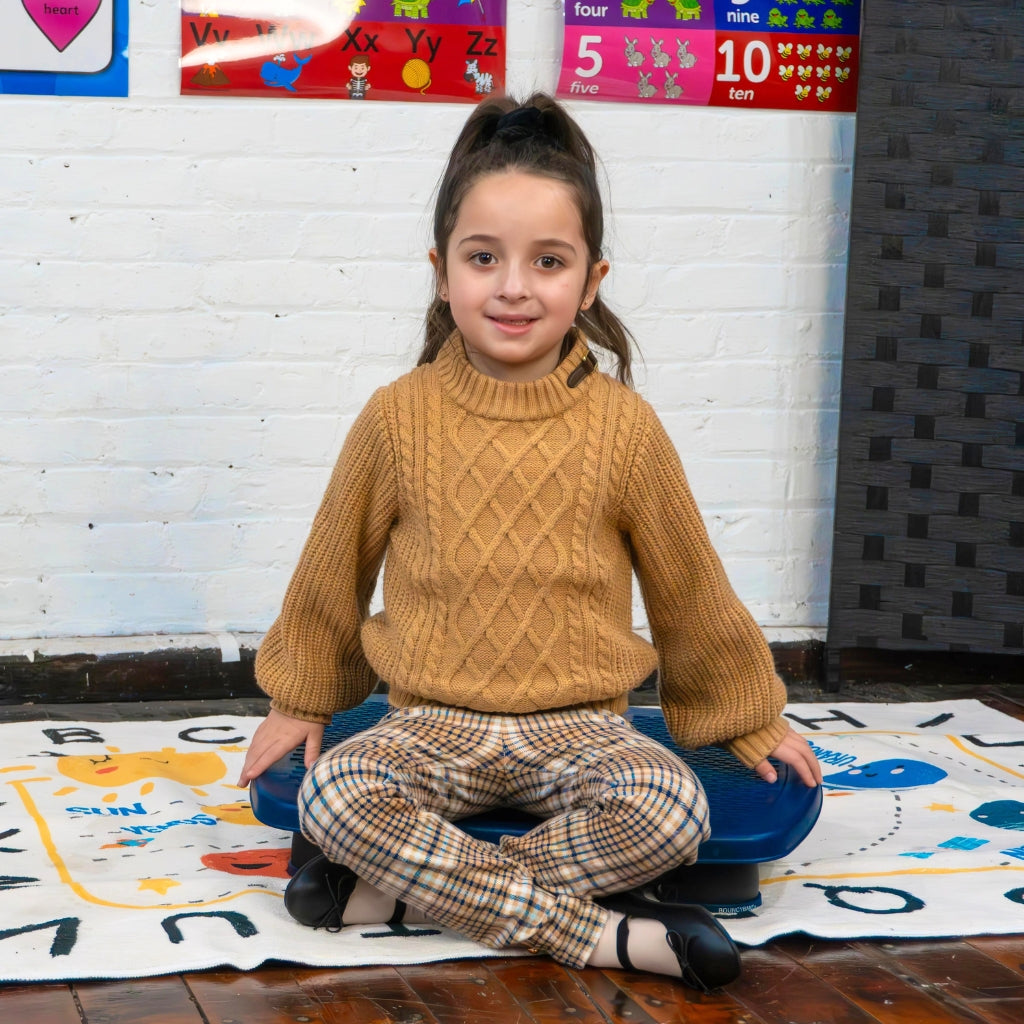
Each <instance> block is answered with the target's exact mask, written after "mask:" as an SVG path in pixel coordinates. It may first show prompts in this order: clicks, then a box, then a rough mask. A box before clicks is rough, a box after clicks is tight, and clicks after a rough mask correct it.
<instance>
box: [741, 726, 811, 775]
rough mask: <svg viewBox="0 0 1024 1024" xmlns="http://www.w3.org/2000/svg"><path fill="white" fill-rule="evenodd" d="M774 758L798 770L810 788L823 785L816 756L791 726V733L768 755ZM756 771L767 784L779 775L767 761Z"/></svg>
mask: <svg viewBox="0 0 1024 1024" xmlns="http://www.w3.org/2000/svg"><path fill="white" fill-rule="evenodd" d="M768 756H769V757H774V758H776V759H777V760H779V761H782V762H783V764H788V765H790V766H791V767H793V768H795V769H796V772H797V775H799V776H800V778H801V779H802V780H803V781H804V783H805V785H808V786H820V785H821V765H820V764H819V763H818V759H817V758H816V757H815V756H814V751H812V750H811V748H810V745H809V744H808V742H807V740H805V739H804V738H803V736H801V735H800V734H799V733H798V732H794V730H793V727H792V726H790V728H789V732H787V733H786V735H785V736H783V737H782V742H781V743H779V745H778V746H777V747H776V748H775V749H774V750H773V751H772V752H771V754H769V755H768ZM754 771H755V772H757V774H758V775H760V776H761V778H762V779H764V780H765V781H766V782H775V780H776V779H777V778H778V774H777V773H776V771H775V769H774V768H773V767H772V766H771V765H770V764H769V763H768V760H767V759H765V760H764V761H762V762H761V763H760V764H759V765H755V766H754Z"/></svg>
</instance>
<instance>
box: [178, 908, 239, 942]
mask: <svg viewBox="0 0 1024 1024" xmlns="http://www.w3.org/2000/svg"><path fill="white" fill-rule="evenodd" d="M186 917H222V918H224V920H225V921H227V922H228V924H230V925H231V927H232V928H234V929H235V932H236V933H237V934H238V935H239V936H240V937H241V938H243V939H251V938H252V937H253V936H254V935H255V934H256V933H257V931H258V929H257V928H256V925H254V924H253V923H252V921H250V920H249V918H247V917H246V916H245V914H237V913H235V911H233V910H209V911H194V912H193V913H189V914H175V915H174V916H173V917H165V918H164V919H163V920H162V921H161V922H160V923H161V924H162V925H163V926H164V931H165V932H167V938H169V939H170V940H171V942H173V943H174V944H175V945H177V944H178V943H179V942H184V941H185V936H184V935H182V934H181V929H180V928H179V927H178V922H179V921H183V920H184V919H185V918H186Z"/></svg>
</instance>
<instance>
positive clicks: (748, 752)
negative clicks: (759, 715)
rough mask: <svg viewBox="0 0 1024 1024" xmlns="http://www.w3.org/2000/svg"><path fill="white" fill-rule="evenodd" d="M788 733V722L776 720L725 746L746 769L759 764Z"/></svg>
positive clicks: (780, 719)
mask: <svg viewBox="0 0 1024 1024" xmlns="http://www.w3.org/2000/svg"><path fill="white" fill-rule="evenodd" d="M787 732H789V722H787V721H786V720H785V719H784V718H781V717H780V718H776V719H775V721H774V722H772V723H770V724H769V725H766V726H765V727H764V728H763V729H758V730H757V732H750V733H747V735H746V736H737V737H736V739H734V740H729V742H728V743H727V744H726V746H727V747H728V748H729V749H730V750H731V751H732V752H733V753H734V754H735V755H736V756H737V757H738V758H739V759H740V760H741V761H742V762H743V763H744V764H745V765H746V766H747V767H748V768H753V767H754V766H755V765H758V764H760V763H761V762H762V761H763V760H764V759H765V758H766V757H767V756H768V755H769V754H770V753H771V752H772V751H773V750H774V749H775V748H776V747H777V746H778V745H779V744H780V743H781V742H782V739H783V737H784V736H785V735H786V733H787Z"/></svg>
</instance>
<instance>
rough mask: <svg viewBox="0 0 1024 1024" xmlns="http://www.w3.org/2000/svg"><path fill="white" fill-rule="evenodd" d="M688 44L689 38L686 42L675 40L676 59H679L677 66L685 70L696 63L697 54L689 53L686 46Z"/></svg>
mask: <svg viewBox="0 0 1024 1024" xmlns="http://www.w3.org/2000/svg"><path fill="white" fill-rule="evenodd" d="M689 45H690V40H689V39H687V40H686V42H683V43H681V42H679V40H678V39H677V40H676V59H677V60H678V61H679V66H680V67H681V68H682V69H683V70H684V71H685V70H686V69H687V68H692V67H693V65H694V64H696V63H697V55H696V54H695V53H690V51H689V50H687V47H688V46H689Z"/></svg>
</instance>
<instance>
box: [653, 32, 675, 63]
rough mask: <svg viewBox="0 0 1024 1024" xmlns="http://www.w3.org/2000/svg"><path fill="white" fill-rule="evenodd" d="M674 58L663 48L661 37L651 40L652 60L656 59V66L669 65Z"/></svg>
mask: <svg viewBox="0 0 1024 1024" xmlns="http://www.w3.org/2000/svg"><path fill="white" fill-rule="evenodd" d="M671 59H672V58H671V57H669V55H668V54H667V53H666V52H665V51H664V50H663V49H662V48H661V40H660V39H652V40H651V60H653V61H654V66H655V67H656V68H664V67H668V62H669V61H670V60H671Z"/></svg>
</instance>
